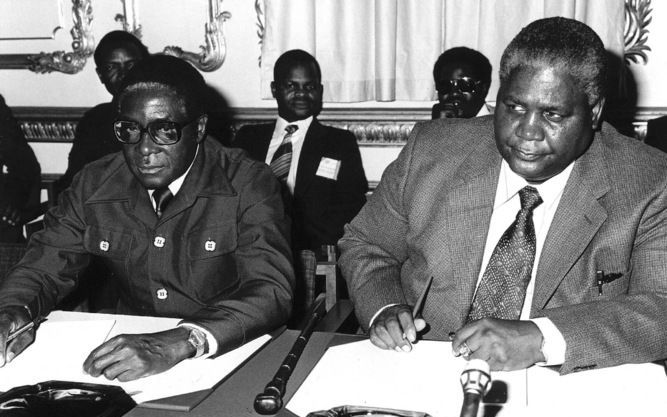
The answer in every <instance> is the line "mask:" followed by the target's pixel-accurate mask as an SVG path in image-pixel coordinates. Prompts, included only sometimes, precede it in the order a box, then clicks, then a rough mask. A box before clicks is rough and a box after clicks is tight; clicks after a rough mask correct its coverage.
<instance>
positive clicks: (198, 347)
mask: <svg viewBox="0 0 667 417" xmlns="http://www.w3.org/2000/svg"><path fill="white" fill-rule="evenodd" d="M188 343H190V344H191V345H192V347H193V348H195V355H194V356H192V357H191V359H194V358H198V357H200V356H201V355H203V354H204V353H206V350H207V348H208V342H207V341H206V334H205V333H204V332H202V331H201V330H199V329H194V328H191V329H190V335H189V336H188Z"/></svg>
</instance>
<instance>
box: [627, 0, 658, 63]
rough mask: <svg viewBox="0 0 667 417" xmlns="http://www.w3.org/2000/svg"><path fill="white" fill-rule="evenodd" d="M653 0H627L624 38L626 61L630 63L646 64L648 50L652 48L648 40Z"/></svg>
mask: <svg viewBox="0 0 667 417" xmlns="http://www.w3.org/2000/svg"><path fill="white" fill-rule="evenodd" d="M651 12H652V9H651V0H625V28H624V30H623V39H624V40H625V54H624V58H625V63H626V65H630V64H631V62H632V63H635V64H639V63H640V61H642V62H641V63H643V64H646V63H647V62H648V56H647V55H646V51H650V50H651V48H650V47H649V46H648V45H647V44H646V42H647V41H648V33H649V31H648V29H647V27H648V25H649V23H651V19H652V17H651V16H650V14H651Z"/></svg>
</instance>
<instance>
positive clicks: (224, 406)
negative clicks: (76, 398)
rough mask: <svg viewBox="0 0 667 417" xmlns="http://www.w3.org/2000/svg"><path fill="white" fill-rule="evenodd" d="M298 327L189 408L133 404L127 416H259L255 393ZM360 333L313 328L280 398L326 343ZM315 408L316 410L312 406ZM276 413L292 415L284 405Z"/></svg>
mask: <svg viewBox="0 0 667 417" xmlns="http://www.w3.org/2000/svg"><path fill="white" fill-rule="evenodd" d="M298 335H299V331H297V330H285V331H284V332H283V333H281V334H280V335H279V336H278V337H276V338H275V339H273V340H271V341H270V342H269V343H267V345H265V346H264V347H263V348H262V349H261V350H260V351H258V352H257V353H256V354H255V355H254V356H253V357H252V358H251V359H250V360H249V361H248V362H246V363H245V364H244V365H243V366H242V367H241V368H239V369H238V370H236V372H234V373H232V374H231V375H230V376H229V377H228V378H227V379H225V380H224V381H223V382H222V383H221V384H219V385H218V386H217V387H216V388H215V389H214V391H213V392H212V393H211V394H210V395H208V396H207V397H206V398H205V399H204V400H203V401H202V402H201V403H199V404H198V405H197V406H196V407H194V408H193V409H192V410H191V411H190V412H183V411H173V410H161V409H151V408H143V407H136V408H135V409H133V410H131V411H130V412H129V413H127V414H126V416H128V417H185V416H187V417H190V416H193V417H205V416H211V417H213V416H215V417H221V416H230V417H231V416H233V417H244V416H259V415H260V414H258V413H256V412H255V410H254V409H253V401H254V400H255V396H256V395H257V394H258V393H260V392H262V391H263V390H264V387H265V386H266V384H267V383H268V382H269V381H270V380H271V379H272V378H273V376H274V375H275V373H276V371H277V370H278V367H279V366H280V364H281V363H282V361H283V359H284V358H285V356H286V355H287V353H288V352H289V351H290V349H291V348H292V345H293V344H294V341H295V340H296V339H297V337H298ZM360 339H362V337H361V336H356V335H344V334H338V333H325V332H314V333H313V334H312V336H311V337H310V340H309V342H308V344H307V345H306V348H305V350H304V352H303V354H302V355H301V359H300V360H299V362H298V364H297V366H296V368H295V369H294V372H293V373H292V376H291V377H290V379H289V381H288V383H287V390H286V393H285V396H284V398H283V400H284V404H287V403H288V402H289V400H290V398H291V397H292V396H293V395H294V393H295V392H296V390H297V388H298V387H299V386H300V385H301V383H303V381H304V380H305V379H306V377H307V376H308V374H309V373H310V371H311V370H312V369H313V367H314V366H315V365H316V364H317V361H318V360H319V359H320V358H321V357H322V355H323V354H324V351H325V350H326V349H327V348H328V347H329V346H335V345H339V344H343V343H348V342H353V341H357V340H360ZM313 411H315V410H313ZM277 415H278V416H293V414H292V413H290V412H289V411H287V410H285V409H283V410H281V411H280V412H279V413H278V414H277Z"/></svg>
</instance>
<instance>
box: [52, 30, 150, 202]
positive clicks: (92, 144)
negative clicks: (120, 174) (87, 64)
mask: <svg viewBox="0 0 667 417" xmlns="http://www.w3.org/2000/svg"><path fill="white" fill-rule="evenodd" d="M147 56H148V49H147V48H146V46H144V44H143V43H141V41H140V40H139V39H137V38H136V37H135V36H134V35H132V34H131V33H128V32H124V31H122V30H115V31H112V32H109V33H107V34H106V35H104V37H102V39H101V40H100V42H99V44H98V45H97V47H96V48H95V53H94V55H93V58H94V60H95V67H96V68H95V71H96V72H97V75H98V77H99V78H100V81H101V82H102V84H104V86H105V87H106V89H107V91H108V92H109V94H111V96H112V97H116V95H117V94H118V89H119V87H120V83H121V82H122V81H123V78H124V77H125V75H126V74H127V72H128V71H129V70H130V69H132V67H133V66H134V65H135V64H136V63H137V62H139V61H141V60H142V59H144V58H146V57H147ZM115 118H116V107H115V106H114V104H113V100H112V102H109V103H102V104H98V105H97V106H95V107H93V108H92V109H90V110H88V111H87V112H86V113H84V115H83V117H82V118H81V120H79V123H78V124H77V127H76V131H75V133H74V142H73V143H72V149H71V150H70V153H69V161H68V165H67V170H66V171H65V174H63V176H62V177H60V178H59V179H58V181H56V183H55V184H54V187H53V188H54V192H55V196H56V197H57V195H58V194H60V192H61V191H62V190H64V189H65V188H67V187H68V186H69V185H70V183H71V182H72V179H73V178H74V175H76V174H77V173H78V172H79V171H81V168H83V167H84V165H86V164H87V163H89V162H93V161H96V160H98V159H100V158H101V157H103V156H105V155H108V154H110V153H114V152H119V151H120V150H121V145H120V143H119V142H118V141H117V140H116V137H115V136H114V133H113V129H112V125H113V121H114V120H115Z"/></svg>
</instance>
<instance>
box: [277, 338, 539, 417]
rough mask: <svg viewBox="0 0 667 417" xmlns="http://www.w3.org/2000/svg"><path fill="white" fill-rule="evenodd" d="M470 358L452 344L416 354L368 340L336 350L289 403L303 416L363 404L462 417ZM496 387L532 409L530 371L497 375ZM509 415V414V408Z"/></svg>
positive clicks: (427, 344) (426, 345)
mask: <svg viewBox="0 0 667 417" xmlns="http://www.w3.org/2000/svg"><path fill="white" fill-rule="evenodd" d="M465 363H466V361H465V359H463V358H456V357H454V356H453V355H452V349H451V343H449V342H435V341H423V340H422V341H420V342H419V343H416V344H415V345H413V350H412V352H409V353H405V352H395V351H393V350H382V349H379V348H377V347H375V346H373V345H372V344H371V342H370V341H368V340H363V341H360V342H354V343H348V344H345V345H340V346H334V347H330V348H329V349H328V350H327V351H326V353H325V354H324V356H323V357H322V359H320V361H319V362H318V363H317V365H316V366H315V368H314V369H313V371H312V372H311V373H310V375H308V377H307V378H306V380H305V381H304V383H303V384H302V385H301V387H300V388H299V389H298V390H297V392H296V393H295V394H294V396H293V397H292V399H291V400H290V401H289V403H288V404H287V408H288V409H289V410H290V411H292V412H293V413H295V414H297V415H299V416H306V415H307V414H308V413H310V412H312V411H318V410H327V409H330V408H333V407H338V406H342V405H359V406H371V407H381V408H393V409H399V410H409V411H420V412H426V413H428V414H430V415H432V416H437V417H448V416H455V417H458V416H459V414H460V412H461V402H462V400H463V392H462V390H461V383H460V382H459V377H460V375H461V371H462V370H463V368H464V366H465ZM493 379H494V380H495V381H496V382H494V384H496V387H498V388H500V387H506V388H507V398H506V404H505V405H503V404H499V405H498V406H496V405H494V407H495V408H496V409H497V408H502V409H501V410H500V412H499V413H498V414H494V415H497V416H499V417H501V416H508V415H511V412H508V411H506V409H507V406H509V405H510V404H516V406H517V407H518V408H522V407H525V405H526V398H527V393H526V372H525V371H515V372H494V373H493ZM507 410H508V409H507Z"/></svg>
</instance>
